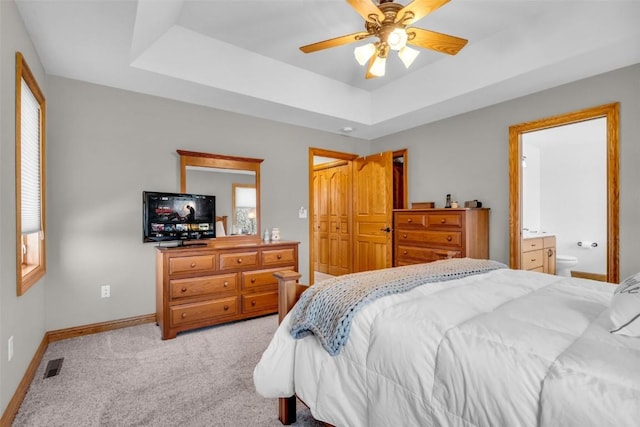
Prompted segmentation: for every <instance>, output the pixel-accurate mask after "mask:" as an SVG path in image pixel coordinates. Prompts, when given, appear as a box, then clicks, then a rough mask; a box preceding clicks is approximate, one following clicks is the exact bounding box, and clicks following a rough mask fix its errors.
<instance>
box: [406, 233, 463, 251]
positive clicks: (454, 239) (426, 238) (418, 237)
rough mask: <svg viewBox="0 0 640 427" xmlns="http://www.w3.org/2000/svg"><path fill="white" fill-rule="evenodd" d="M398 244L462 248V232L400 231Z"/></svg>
mask: <svg viewBox="0 0 640 427" xmlns="http://www.w3.org/2000/svg"><path fill="white" fill-rule="evenodd" d="M396 237H397V239H398V243H399V244H402V242H415V243H428V244H432V245H443V246H455V247H461V246H462V232H460V231H453V230H452V231H399V232H398V233H397V234H396Z"/></svg>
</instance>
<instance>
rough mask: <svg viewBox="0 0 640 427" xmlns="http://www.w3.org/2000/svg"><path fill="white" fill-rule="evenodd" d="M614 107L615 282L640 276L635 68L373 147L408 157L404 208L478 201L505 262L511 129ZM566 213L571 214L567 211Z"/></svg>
mask: <svg viewBox="0 0 640 427" xmlns="http://www.w3.org/2000/svg"><path fill="white" fill-rule="evenodd" d="M616 101H618V102H620V224H621V225H620V275H621V278H624V277H626V276H628V275H631V274H633V273H635V272H637V271H639V270H640V239H638V236H640V192H639V191H638V183H640V168H638V164H639V163H640V120H639V118H640V65H635V66H631V67H626V68H623V69H620V70H617V71H613V72H609V73H606V74H602V75H599V76H595V77H592V78H589V79H585V80H580V81H578V82H574V83H570V84H567V85H563V86H560V87H557V88H554V89H550V90H546V91H543V92H539V93H536V94H532V95H529V96H526V97H522V98H519V99H516V100H512V101H508V102H504V103H501V104H497V105H494V106H491V107H487V108H483V109H480V110H476V111H472V112H470V113H467V114H463V115H460V116H456V117H452V118H450V119H446V120H441V121H439V122H436V123H431V124H426V125H423V126H420V127H417V128H414V129H411V130H408V131H405V132H400V133H397V134H395V135H391V136H388V137H385V138H380V139H378V140H376V141H373V142H372V144H371V152H372V153H374V152H379V151H384V150H391V149H396V148H408V150H409V165H408V171H409V197H410V201H435V202H436V204H437V205H436V206H438V205H439V206H442V205H443V204H444V198H445V194H447V193H451V194H452V195H453V197H454V198H455V199H457V200H458V201H459V202H464V201H465V200H473V199H478V200H481V201H482V202H483V205H484V206H487V207H490V208H491V243H490V244H491V248H490V251H491V257H492V258H494V259H497V260H500V261H503V262H508V260H509V166H508V165H509V153H508V152H509V126H511V125H514V124H519V123H523V122H528V121H532V120H536V119H541V118H545V117H549V116H553V115H556V114H562V113H567V112H571V111H576V110H580V109H584V108H588V107H594V106H597V105H602V104H608V103H611V102H616ZM567 209H570V207H567Z"/></svg>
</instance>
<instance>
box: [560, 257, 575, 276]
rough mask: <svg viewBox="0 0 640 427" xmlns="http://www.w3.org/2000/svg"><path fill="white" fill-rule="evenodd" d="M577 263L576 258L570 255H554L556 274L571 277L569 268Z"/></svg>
mask: <svg viewBox="0 0 640 427" xmlns="http://www.w3.org/2000/svg"><path fill="white" fill-rule="evenodd" d="M576 264H578V258H576V257H574V256H571V255H556V275H558V276H566V277H571V269H572V268H573V267H575V266H576Z"/></svg>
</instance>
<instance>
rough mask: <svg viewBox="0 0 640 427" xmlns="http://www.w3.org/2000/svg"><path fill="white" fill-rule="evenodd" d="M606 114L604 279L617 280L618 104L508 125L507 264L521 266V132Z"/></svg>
mask: <svg viewBox="0 0 640 427" xmlns="http://www.w3.org/2000/svg"><path fill="white" fill-rule="evenodd" d="M601 117H606V119H607V281H609V282H611V283H618V282H619V280H620V265H619V264H620V262H619V260H620V202H619V196H620V142H619V129H620V126H619V117H620V103H618V102H615V103H611V104H605V105H600V106H597V107H592V108H586V109H584V110H579V111H574V112H570V113H566V114H560V115H557V116H553V117H547V118H544V119H540V120H534V121H531V122H526V123H521V124H517V125H513V126H510V127H509V243H510V259H509V261H510V266H511V268H520V252H521V230H522V167H521V165H522V162H521V161H520V159H521V158H522V134H524V133H527V132H533V131H536V130H542V129H548V128H553V127H556V126H562V125H567V124H571V123H578V122H582V121H586V120H591V119H596V118H601Z"/></svg>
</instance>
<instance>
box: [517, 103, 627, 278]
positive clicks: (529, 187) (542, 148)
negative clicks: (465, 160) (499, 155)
mask: <svg viewBox="0 0 640 427" xmlns="http://www.w3.org/2000/svg"><path fill="white" fill-rule="evenodd" d="M509 139H510V189H511V201H510V204H511V207H510V216H511V221H510V226H511V230H510V242H511V267H512V268H521V265H520V262H521V257H520V254H521V248H522V247H523V246H522V244H523V242H522V239H527V238H528V239H530V238H535V237H544V236H555V241H556V248H555V252H556V254H557V255H558V257H559V258H558V260H560V257H562V258H563V259H564V261H563V263H566V262H567V261H566V260H567V259H568V260H572V259H573V261H569V264H574V265H573V266H572V270H573V273H572V274H573V275H574V276H578V277H587V278H592V279H599V280H607V281H609V282H613V283H617V282H618V279H619V278H618V274H619V273H618V271H619V267H618V259H619V255H618V254H619V252H618V251H619V249H618V248H619V243H618V226H619V206H618V194H619V186H618V182H619V181H618V180H619V170H618V168H619V166H618V163H619V159H618V157H619V155H618V150H619V147H618V104H609V105H604V106H600V107H595V108H591V109H586V110H581V111H578V112H573V113H568V114H565V115H561V116H555V117H551V118H547V119H542V120H538V121H535V122H529V123H523V124H520V125H515V126H512V127H511V128H510V138H509ZM576 261H577V263H576ZM559 262H560V261H559Z"/></svg>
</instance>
